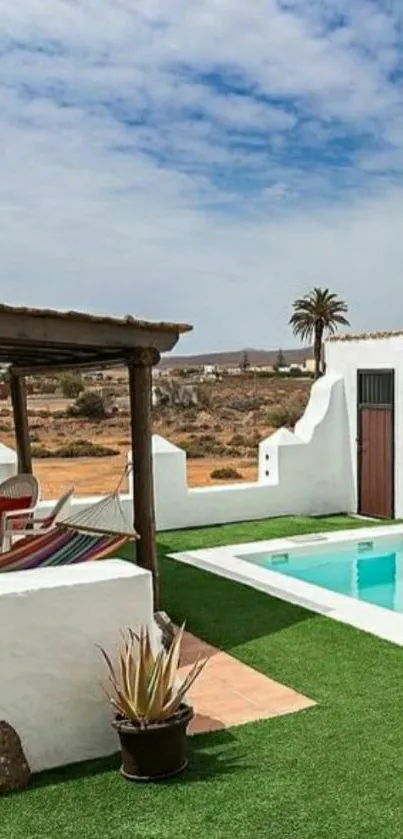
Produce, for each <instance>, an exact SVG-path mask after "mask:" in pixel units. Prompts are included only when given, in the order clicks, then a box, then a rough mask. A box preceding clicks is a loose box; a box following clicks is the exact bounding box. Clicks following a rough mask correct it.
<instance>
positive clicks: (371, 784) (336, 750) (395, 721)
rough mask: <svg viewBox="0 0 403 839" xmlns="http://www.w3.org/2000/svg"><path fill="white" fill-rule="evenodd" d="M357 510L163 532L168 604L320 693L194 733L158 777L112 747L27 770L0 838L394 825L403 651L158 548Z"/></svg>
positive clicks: (200, 838) (208, 635) (376, 838)
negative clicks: (139, 770) (304, 705)
mask: <svg viewBox="0 0 403 839" xmlns="http://www.w3.org/2000/svg"><path fill="white" fill-rule="evenodd" d="M361 524H362V522H358V521H354V522H352V521H351V520H348V519H346V518H340V517H336V518H334V519H327V520H321V521H312V520H308V519H292V520H290V519H288V520H286V519H283V520H277V521H271V522H270V521H267V522H258V523H250V524H241V525H226V526H224V527H220V528H206V529H203V530H194V531H188V532H182V533H178V532H176V533H173V534H161V536H160V550H161V577H162V588H163V592H164V603H163V606H164V608H165V609H166V610H167V611H168V613H169V614H170V615H171V617H173V618H174V619H175V620H177V621H181V620H182V619H183V618H186V619H187V622H188V628H189V630H190V631H192V632H194V633H196V634H198V635H200V636H202V637H203V638H205V639H206V640H208V641H209V642H211V643H212V644H215V645H217V646H219V647H221V648H223V649H225V650H227V651H228V652H229V653H231V654H232V655H234V656H236V657H237V658H239V659H240V660H242V661H244V662H246V663H247V664H249V665H251V666H252V667H255V668H257V669H258V670H260V671H262V672H263V673H266V674H267V675H269V676H271V677H273V678H275V679H278V680H279V681H281V682H284V683H285V684H288V685H290V686H292V687H293V688H295V689H296V690H299V691H301V692H303V693H305V694H306V695H308V696H310V697H312V698H313V699H315V700H316V702H317V703H318V705H317V707H315V708H313V709H309V710H307V711H303V712H300V713H298V714H293V715H290V716H285V717H279V718H276V719H271V720H266V721H262V722H258V723H251V724H249V725H246V726H241V727H239V728H236V729H231V730H230V731H226V732H217V733H215V734H208V735H201V736H198V737H197V738H193V739H192V740H191V741H190V750H191V764H190V768H189V771H188V773H187V774H186V775H185V776H183V777H182V778H178V779H176V780H173V781H171V782H169V783H165V784H162V785H144V786H137V785H130V784H128V783H126V782H124V781H123V780H121V778H120V777H119V774H118V773H117V771H116V768H117V766H118V762H117V761H116V759H113V760H103V761H97V762H95V763H91V764H87V765H82V766H76V767H68V768H66V769H63V770H61V771H57V772H51V773H46V774H44V775H42V776H38V777H37V778H36V779H34V782H33V786H32V788H31V789H30V790H28V791H26V792H24V793H22V794H19V795H12V796H9V797H7V798H5V799H3V800H2V801H1V802H0V837H1V839H34V837H35V839H37V837H38V839H39V837H41V839H59V837H66V839H68V837H71V839H112V837H113V839H233V838H234V837H236V839H266V837H267V839H269V837H275V839H400V837H401V836H402V833H403V827H402V824H403V795H402V774H403V724H402V715H403V688H402V676H403V651H402V650H401V649H400V648H399V647H395V646H393V645H391V644H387V643H386V642H383V641H381V640H380V639H377V638H375V637H372V636H370V635H366V634H364V633H360V632H358V631H357V630H355V629H353V628H352V627H348V626H344V625H342V624H338V623H336V622H334V621H331V620H328V619H327V618H325V617H323V616H320V615H316V614H315V615H314V614H312V613H310V612H307V611H306V610H304V609H301V608H299V607H296V606H292V605H291V604H287V603H285V602H283V601H280V600H276V599H274V598H271V597H269V596H267V595H265V594H263V593H260V592H258V591H255V590H254V589H251V588H248V587H246V586H241V585H239V584H237V583H233V582H230V581H228V580H225V579H223V578H219V577H214V576H213V575H211V574H208V573H206V572H203V571H199V570H196V569H193V568H190V567H189V566H186V565H181V564H180V563H177V562H174V561H172V560H168V559H166V558H164V557H163V556H162V554H164V553H167V552H169V551H179V550H185V549H189V548H196V547H198V548H201V547H207V546H208V545H210V546H212V545H218V544H226V543H231V542H241V541H247V540H249V541H250V540H255V539H263V538H269V537H270V536H279V535H286V534H287V533H288V534H291V533H301V532H307V531H308V530H309V531H313V530H325V529H338V528H341V527H348V526H353V525H357V526H360V525H361ZM364 524H365V523H364ZM217 698H218V699H219V697H217Z"/></svg>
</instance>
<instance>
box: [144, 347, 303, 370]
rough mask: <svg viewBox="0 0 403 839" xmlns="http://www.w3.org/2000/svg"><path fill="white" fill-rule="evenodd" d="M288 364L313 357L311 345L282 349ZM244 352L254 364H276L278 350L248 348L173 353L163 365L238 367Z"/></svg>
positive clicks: (301, 361) (164, 360) (298, 362)
mask: <svg viewBox="0 0 403 839" xmlns="http://www.w3.org/2000/svg"><path fill="white" fill-rule="evenodd" d="M282 352H283V356H284V358H285V362H286V365H287V366H288V365H289V364H303V363H304V361H306V360H307V359H308V358H313V352H312V348H311V347H305V348H304V347H303V348H302V349H300V350H282ZM244 353H247V355H248V359H249V363H250V364H251V365H252V366H253V367H254V366H256V367H257V366H261V367H265V366H266V365H267V366H270V365H272V364H275V362H276V360H277V355H278V349H277V350H256V349H248V347H246V348H245V349H243V350H234V351H232V352H211V353H202V354H201V355H175V356H173V355H171V356H167V357H166V358H163V359H162V360H161V365H160V366H161V367H178V368H180V367H204V365H208V364H218V365H219V366H221V367H238V366H239V365H240V364H241V362H242V360H243V356H244Z"/></svg>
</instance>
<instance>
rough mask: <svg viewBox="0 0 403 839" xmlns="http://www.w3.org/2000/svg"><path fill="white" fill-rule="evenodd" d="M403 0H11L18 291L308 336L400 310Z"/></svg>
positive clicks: (273, 339) (11, 266)
mask: <svg viewBox="0 0 403 839" xmlns="http://www.w3.org/2000/svg"><path fill="white" fill-rule="evenodd" d="M402 26H403V3H402V0H252V2H250V3H245V0H18V2H15V3H11V2H10V0H0V49H1V72H0V114H1V118H0V213H1V223H0V263H1V267H2V271H1V282H0V289H1V292H0V299H1V301H2V302H7V303H10V304H16V305H37V306H48V307H53V308H62V309H81V310H88V311H93V312H105V313H110V314H117V315H119V314H120V315H124V314H128V313H130V314H132V315H133V316H138V317H144V318H150V319H155V320H173V321H185V322H189V323H191V324H193V325H194V332H193V333H191V334H190V335H189V336H187V337H185V338H183V339H182V340H181V342H180V344H179V345H178V352H181V353H184V352H191V353H193V352H201V351H212V350H225V349H238V348H240V347H257V348H277V347H280V346H282V347H289V346H295V345H296V341H295V339H293V338H292V336H291V333H290V329H289V326H288V319H289V316H290V308H291V304H292V301H293V300H294V299H295V297H297V296H300V295H302V294H304V293H306V292H307V291H309V289H310V288H312V287H313V286H317V285H319V286H323V287H329V288H330V289H331V290H332V291H335V292H336V293H338V294H340V295H341V296H342V297H344V298H345V299H346V300H347V302H348V304H349V307H350V320H351V325H352V328H353V329H354V330H359V331H361V330H365V331H369V330H376V329H393V328H399V327H400V328H402V327H403V107H402V105H403V39H402Z"/></svg>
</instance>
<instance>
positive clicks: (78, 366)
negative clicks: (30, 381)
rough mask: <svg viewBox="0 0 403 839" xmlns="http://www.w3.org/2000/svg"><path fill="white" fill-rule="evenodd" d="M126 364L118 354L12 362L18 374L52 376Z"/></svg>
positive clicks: (123, 358)
mask: <svg viewBox="0 0 403 839" xmlns="http://www.w3.org/2000/svg"><path fill="white" fill-rule="evenodd" d="M125 365H126V359H125V357H124V356H119V357H117V358H114V359H111V358H108V359H107V360H105V359H104V360H102V359H99V360H96V361H94V360H93V361H78V360H76V361H74V360H71V361H57V362H55V363H54V364H52V361H51V360H49V362H48V363H45V362H44V363H43V364H38V365H35V364H30V365H25V364H24V365H19V364H13V369H14V370H15V372H16V373H18V375H19V376H42V375H44V376H52V375H53V374H54V373H55V374H56V373H65V372H66V371H70V370H86V371H91V370H106V369H107V368H108V367H109V368H112V369H113V368H114V367H124V366H125Z"/></svg>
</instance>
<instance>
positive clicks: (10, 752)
mask: <svg viewBox="0 0 403 839" xmlns="http://www.w3.org/2000/svg"><path fill="white" fill-rule="evenodd" d="M30 778H31V770H30V768H29V766H28V762H27V759H26V757H25V754H24V750H23V748H22V744H21V740H20V738H19V736H18V734H17V732H16V731H15V730H14V728H13V727H12V726H11V725H10V724H9V723H8V722H5V721H4V720H2V721H1V722H0V794H4V793H7V792H13V791H15V790H21V789H25V788H26V787H27V786H28V784H29V781H30Z"/></svg>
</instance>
